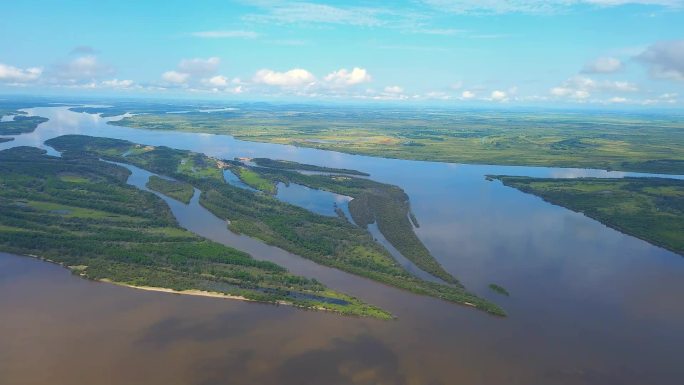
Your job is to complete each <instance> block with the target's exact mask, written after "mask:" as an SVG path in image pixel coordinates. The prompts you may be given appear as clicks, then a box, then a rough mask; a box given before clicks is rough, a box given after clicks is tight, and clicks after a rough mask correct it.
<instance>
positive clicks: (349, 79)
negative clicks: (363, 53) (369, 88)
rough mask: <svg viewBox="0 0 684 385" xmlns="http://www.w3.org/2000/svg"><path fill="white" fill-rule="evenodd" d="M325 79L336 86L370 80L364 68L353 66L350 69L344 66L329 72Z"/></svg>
mask: <svg viewBox="0 0 684 385" xmlns="http://www.w3.org/2000/svg"><path fill="white" fill-rule="evenodd" d="M324 79H325V81H326V82H328V83H330V84H331V85H336V86H352V85H356V84H361V83H368V82H370V81H371V80H372V79H371V76H370V74H369V73H368V71H366V69H365V68H359V67H354V69H352V70H351V71H348V70H347V69H346V68H342V69H340V70H337V71H334V72H331V73H329V74H328V75H327V76H326V77H325V78H324Z"/></svg>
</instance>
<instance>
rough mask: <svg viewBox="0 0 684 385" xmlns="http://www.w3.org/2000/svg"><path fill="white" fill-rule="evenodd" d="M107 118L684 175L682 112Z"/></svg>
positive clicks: (481, 158)
mask: <svg viewBox="0 0 684 385" xmlns="http://www.w3.org/2000/svg"><path fill="white" fill-rule="evenodd" d="M293 112H297V113H293ZM111 124H115V125H122V126H129V127H137V128H145V129H156V130H178V131H191V132H206V133H212V134H229V135H233V136H235V137H236V138H239V139H243V140H250V141H258V142H270V143H281V144H292V145H297V146H303V147H313V148H320V149H326V150H334V151H341V152H347V153H353V154H363V155H371V156H381V157H388V158H401V159H414V160H430V161H440V162H455V163H478V164H504V165H529V166H556V167H583V168H600V169H611V170H624V171H641V172H656V173H668V174H684V146H681V145H680V144H681V143H684V118H682V116H681V115H672V116H666V115H657V114H641V115H637V114H629V113H622V114H620V115H618V114H608V113H597V112H583V113H576V112H551V111H529V112H525V111H510V112H507V111H478V110H470V111H450V110H438V109H430V110H421V109H400V110H397V109H389V108H373V109H367V108H362V107H344V108H342V107H325V106H315V107H307V106H298V107H296V108H295V107H291V106H288V107H287V108H286V107H279V106H269V107H268V108H264V109H258V110H255V109H251V108H250V107H249V106H244V107H243V108H241V109H240V111H231V112H230V113H219V112H215V113H188V114H166V113H161V112H160V111H159V110H157V109H151V113H148V114H143V115H136V116H133V117H130V118H125V119H123V120H121V121H117V122H112V123H111Z"/></svg>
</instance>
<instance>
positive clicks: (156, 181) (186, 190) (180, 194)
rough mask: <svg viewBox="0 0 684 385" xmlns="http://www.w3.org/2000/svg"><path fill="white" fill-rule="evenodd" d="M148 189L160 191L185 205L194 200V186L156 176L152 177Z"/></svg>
mask: <svg viewBox="0 0 684 385" xmlns="http://www.w3.org/2000/svg"><path fill="white" fill-rule="evenodd" d="M147 188H149V189H150V190H154V191H158V192H160V193H162V194H164V195H166V196H168V197H171V198H173V199H175V200H177V201H181V202H183V203H185V204H188V203H190V199H192V196H193V195H194V193H195V190H194V189H193V188H192V186H191V185H189V184H187V183H183V182H178V181H175V180H168V179H164V178H160V177H158V176H156V175H152V176H151V177H150V180H149V181H148V182H147Z"/></svg>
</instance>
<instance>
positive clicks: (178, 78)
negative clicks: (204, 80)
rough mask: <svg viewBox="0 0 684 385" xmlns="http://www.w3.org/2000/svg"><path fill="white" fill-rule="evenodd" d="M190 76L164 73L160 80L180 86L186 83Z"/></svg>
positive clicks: (172, 72)
mask: <svg viewBox="0 0 684 385" xmlns="http://www.w3.org/2000/svg"><path fill="white" fill-rule="evenodd" d="M189 78H190V74H186V73H183V72H178V71H166V72H164V73H163V74H162V79H164V80H165V81H167V82H169V83H175V84H182V83H185V82H187V81H188V79H189Z"/></svg>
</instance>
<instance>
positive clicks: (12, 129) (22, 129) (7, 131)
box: [0, 115, 48, 135]
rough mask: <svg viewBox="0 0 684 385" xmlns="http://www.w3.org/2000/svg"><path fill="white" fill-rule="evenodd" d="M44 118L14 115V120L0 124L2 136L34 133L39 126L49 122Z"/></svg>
mask: <svg viewBox="0 0 684 385" xmlns="http://www.w3.org/2000/svg"><path fill="white" fill-rule="evenodd" d="M47 121H48V119H47V118H43V117H42V116H23V115H14V120H10V121H7V122H0V135H18V134H25V133H29V132H33V131H34V130H35V129H36V127H38V125H39V124H41V123H45V122H47Z"/></svg>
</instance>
